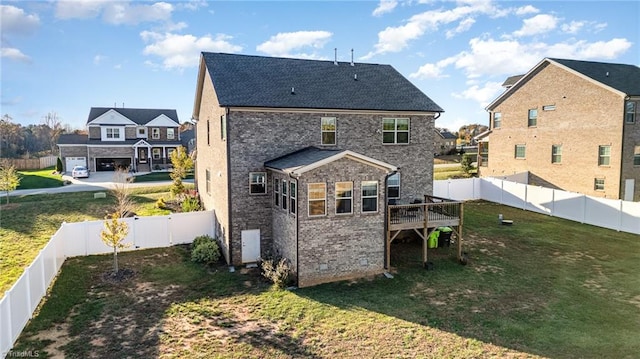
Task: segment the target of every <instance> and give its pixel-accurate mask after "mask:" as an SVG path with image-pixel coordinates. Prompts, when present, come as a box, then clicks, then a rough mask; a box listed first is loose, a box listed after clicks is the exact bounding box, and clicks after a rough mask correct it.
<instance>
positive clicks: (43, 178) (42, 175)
mask: <svg viewBox="0 0 640 359" xmlns="http://www.w3.org/2000/svg"><path fill="white" fill-rule="evenodd" d="M18 173H19V174H20V178H21V179H20V185H19V186H18V188H17V189H34V188H53V187H62V186H63V185H64V181H63V180H62V175H61V174H58V173H56V172H55V167H47V168H45V169H41V170H25V171H18Z"/></svg>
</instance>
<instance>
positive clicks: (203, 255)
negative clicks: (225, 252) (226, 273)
mask: <svg viewBox="0 0 640 359" xmlns="http://www.w3.org/2000/svg"><path fill="white" fill-rule="evenodd" d="M218 259H220V248H218V243H216V242H215V241H213V240H210V241H207V242H203V243H200V244H199V245H198V246H196V247H194V248H193V250H192V251H191V260H192V261H193V262H196V263H204V264H213V263H216V262H217V261H218Z"/></svg>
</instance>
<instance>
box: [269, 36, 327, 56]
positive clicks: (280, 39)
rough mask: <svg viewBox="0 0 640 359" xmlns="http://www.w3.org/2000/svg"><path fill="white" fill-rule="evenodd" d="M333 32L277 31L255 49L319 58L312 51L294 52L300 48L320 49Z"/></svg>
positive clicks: (274, 53)
mask: <svg viewBox="0 0 640 359" xmlns="http://www.w3.org/2000/svg"><path fill="white" fill-rule="evenodd" d="M332 35H333V34H332V33H330V32H328V31H297V32H285V33H279V34H277V35H275V36H271V38H269V40H268V41H266V42H263V43H262V44H260V45H258V46H257V47H256V50H257V51H260V52H263V53H265V54H268V55H271V56H282V57H303V58H320V57H319V56H317V55H316V54H315V52H314V53H311V54H307V53H296V54H294V53H293V52H295V51H300V50H301V49H305V48H311V49H321V48H323V47H324V45H325V44H326V43H327V42H328V41H329V40H331V36H332Z"/></svg>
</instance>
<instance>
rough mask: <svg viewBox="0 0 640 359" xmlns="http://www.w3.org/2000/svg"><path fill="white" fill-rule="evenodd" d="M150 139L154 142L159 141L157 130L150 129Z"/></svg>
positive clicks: (158, 130) (158, 131)
mask: <svg viewBox="0 0 640 359" xmlns="http://www.w3.org/2000/svg"><path fill="white" fill-rule="evenodd" d="M151 138H153V139H154V140H158V139H160V129H159V128H157V127H156V128H152V129H151Z"/></svg>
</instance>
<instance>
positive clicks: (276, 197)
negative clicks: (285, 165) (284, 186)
mask: <svg viewBox="0 0 640 359" xmlns="http://www.w3.org/2000/svg"><path fill="white" fill-rule="evenodd" d="M273 205H274V207H277V208H280V179H278V178H276V179H274V180H273Z"/></svg>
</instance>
